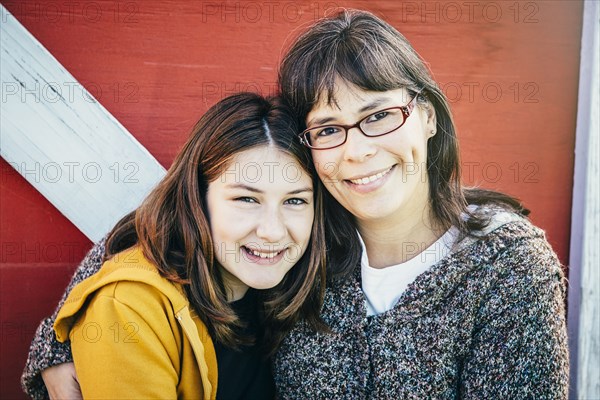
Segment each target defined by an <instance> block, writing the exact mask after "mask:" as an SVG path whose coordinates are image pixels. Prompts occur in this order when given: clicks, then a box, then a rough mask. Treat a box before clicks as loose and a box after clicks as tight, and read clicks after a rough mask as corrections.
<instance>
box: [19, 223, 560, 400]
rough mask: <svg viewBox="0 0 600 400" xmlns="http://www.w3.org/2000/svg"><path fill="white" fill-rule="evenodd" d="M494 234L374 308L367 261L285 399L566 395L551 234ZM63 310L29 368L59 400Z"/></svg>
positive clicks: (297, 340) (40, 392)
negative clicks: (369, 303)
mask: <svg viewBox="0 0 600 400" xmlns="http://www.w3.org/2000/svg"><path fill="white" fill-rule="evenodd" d="M497 225H498V224H495V225H493V227H494V228H496V229H495V230H494V231H493V232H492V233H491V234H490V236H489V237H488V239H487V240H478V241H473V240H469V239H467V240H465V241H463V243H461V246H460V247H459V248H457V249H456V251H455V252H453V253H452V254H450V255H449V256H447V257H446V258H445V259H444V260H442V261H441V262H439V263H438V264H437V265H435V266H433V267H432V268H431V269H430V270H429V271H428V272H425V273H424V274H422V275H420V276H419V277H418V278H417V279H416V280H415V282H414V283H413V284H411V285H410V286H409V288H408V289H407V291H406V292H405V293H404V295H403V297H402V298H401V300H400V302H399V303H398V304H397V305H396V307H395V308H394V309H392V310H390V311H388V312H386V313H384V314H380V315H377V316H373V317H367V316H366V308H365V305H364V304H365V299H364V295H363V292H362V289H361V287H360V268H357V270H356V273H355V274H354V276H353V277H352V279H350V280H349V281H347V282H344V283H342V284H338V285H335V286H332V287H330V288H328V290H327V292H326V296H325V304H324V307H323V312H322V316H323V318H324V320H325V321H326V322H327V323H328V324H329V326H330V327H331V328H332V330H333V333H332V334H322V333H315V332H312V331H311V330H309V329H308V328H307V326H306V325H305V324H304V323H299V324H298V326H297V327H296V328H295V329H294V330H293V331H292V332H291V333H290V335H289V336H288V337H287V338H286V339H285V341H284V343H283V345H282V347H281V349H280V351H279V352H278V354H277V356H276V359H275V369H274V372H275V379H276V384H277V389H278V392H279V396H280V397H281V398H296V399H331V398H340V399H341V398H343V399H371V398H379V399H387V398H393V399H404V398H407V399H412V398H415V399H416V398H418V399H424V398H461V397H462V398H477V399H522V398H535V399H538V398H539V399H554V398H566V393H567V382H568V354H567V341H566V331H565V314H564V284H563V281H564V278H563V274H562V271H561V268H560V264H559V262H558V260H557V258H556V256H555V254H554V253H553V252H552V250H551V248H550V246H549V245H548V243H547V242H546V240H545V238H544V233H543V231H541V230H539V229H537V228H535V227H533V226H532V225H531V224H529V222H527V221H526V220H521V219H518V220H516V221H513V222H510V223H506V224H505V225H503V226H501V227H497ZM103 254H104V241H101V242H100V243H98V244H96V245H95V246H94V247H93V248H92V249H91V250H90V252H89V253H88V254H87V256H86V257H85V259H84V260H83V261H82V263H81V264H80V266H79V268H78V269H77V271H76V272H75V275H74V277H73V279H72V281H71V283H70V284H69V287H68V288H67V292H66V293H65V295H64V296H63V299H62V300H61V302H60V304H59V306H58V309H59V308H60V307H61V306H62V303H63V301H64V299H65V298H66V296H67V294H68V292H69V291H70V290H71V288H72V287H73V286H74V285H75V284H77V283H79V282H80V281H82V280H83V279H85V278H87V277H88V276H90V275H92V274H93V273H95V272H96V271H97V270H98V269H99V268H100V266H101V261H102V255H103ZM55 316H56V313H55V314H54V315H53V316H51V317H50V318H47V319H45V320H43V321H42V323H41V324H40V326H39V328H38V330H37V332H36V335H35V337H34V340H33V342H32V344H31V349H30V352H29V357H28V359H27V364H26V367H25V370H24V372H23V376H22V385H23V388H24V390H25V391H26V392H27V393H28V394H29V395H30V396H32V397H33V398H36V399H39V398H47V396H48V395H47V392H46V389H45V387H44V385H43V382H42V379H41V376H40V373H41V371H42V370H43V369H45V368H48V367H50V366H52V365H56V364H60V363H63V362H68V361H72V357H71V353H70V348H69V346H68V344H62V343H59V342H57V341H56V339H55V336H54V332H53V330H52V324H53V322H54V319H55Z"/></svg>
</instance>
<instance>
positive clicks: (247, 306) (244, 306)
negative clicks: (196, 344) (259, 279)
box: [214, 289, 275, 400]
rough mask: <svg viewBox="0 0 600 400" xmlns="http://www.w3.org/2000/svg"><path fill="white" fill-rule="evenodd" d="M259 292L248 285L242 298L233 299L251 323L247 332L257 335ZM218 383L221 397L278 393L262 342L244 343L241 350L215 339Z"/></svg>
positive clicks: (253, 399)
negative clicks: (260, 346)
mask: <svg viewBox="0 0 600 400" xmlns="http://www.w3.org/2000/svg"><path fill="white" fill-rule="evenodd" d="M256 300H257V299H256V292H255V291H254V290H252V289H248V291H247V292H246V295H245V296H244V297H243V298H241V299H240V300H237V301H234V302H232V303H230V305H231V307H232V308H233V310H234V311H235V313H236V314H237V315H238V316H239V317H240V319H241V320H242V322H244V323H246V324H247V326H246V327H245V328H244V330H243V333H244V334H247V335H252V336H255V335H256V333H257V330H258V326H257V325H258V313H257V308H256ZM214 345H215V352H216V355H217V368H218V373H219V377H218V384H217V400H236V399H248V400H262V399H273V398H274V397H275V385H274V383H273V374H272V372H271V360H270V359H265V358H264V357H263V355H262V353H261V351H260V349H259V347H258V345H256V344H254V345H249V346H240V347H239V349H238V350H233V349H231V348H229V347H225V346H224V345H223V344H221V343H219V342H218V341H215V343H214Z"/></svg>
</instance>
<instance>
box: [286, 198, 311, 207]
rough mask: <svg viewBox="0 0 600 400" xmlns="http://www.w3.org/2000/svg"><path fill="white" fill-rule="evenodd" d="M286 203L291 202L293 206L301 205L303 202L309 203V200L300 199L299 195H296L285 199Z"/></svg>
mask: <svg viewBox="0 0 600 400" xmlns="http://www.w3.org/2000/svg"><path fill="white" fill-rule="evenodd" d="M285 204H291V205H293V206H299V205H301V204H308V202H307V201H306V200H304V199H300V198H298V197H294V198H292V199H287V200H286V201H285Z"/></svg>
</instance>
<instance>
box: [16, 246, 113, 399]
mask: <svg viewBox="0 0 600 400" xmlns="http://www.w3.org/2000/svg"><path fill="white" fill-rule="evenodd" d="M105 241H106V238H104V239H102V240H101V241H100V242H98V243H97V244H95V245H94V247H92V249H91V250H90V251H89V252H88V253H87V255H86V256H85V258H84V259H83V261H82V262H81V263H80V264H79V267H77V270H76V271H75V274H74V275H73V278H72V279H71V282H70V283H69V286H67V289H66V291H65V293H64V294H63V296H62V299H61V300H60V302H59V303H58V307H57V308H56V310H55V311H54V314H52V316H50V317H48V318H46V319H44V320H43V321H42V322H41V323H40V325H39V326H38V329H37V331H36V333H35V336H34V338H33V341H32V342H31V347H30V348H29V355H28V357H27V363H26V364H25V370H24V371H23V375H22V376H21V385H22V387H23V390H24V391H25V393H27V394H28V395H29V396H31V397H32V398H34V399H46V398H48V392H47V390H46V386H45V385H44V381H43V380H42V376H41V372H42V371H43V370H45V369H47V368H49V367H52V366H54V365H58V364H63V363H68V362H71V361H73V357H72V355H71V348H70V343H69V342H66V343H60V342H58V341H57V340H56V337H55V335H54V330H53V328H52V326H53V324H54V320H55V319H56V315H57V314H58V310H60V308H61V307H62V305H63V303H64V301H65V299H66V298H67V296H68V295H69V293H70V292H71V289H73V287H74V286H75V285H77V284H78V283H79V282H81V281H83V280H84V279H86V278H88V277H89V276H91V275H93V274H94V273H96V272H97V271H98V270H99V269H100V267H101V266H102V257H103V256H104V245H105ZM49 379H52V375H50V378H49ZM54 383H58V384H62V383H61V382H54ZM64 384H65V385H71V386H72V385H74V383H73V382H72V381H68V380H67V381H65V382H64Z"/></svg>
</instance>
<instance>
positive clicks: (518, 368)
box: [460, 238, 569, 399]
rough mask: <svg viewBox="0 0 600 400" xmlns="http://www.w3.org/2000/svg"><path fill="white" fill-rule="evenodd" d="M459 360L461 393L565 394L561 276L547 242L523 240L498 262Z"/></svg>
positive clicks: (566, 363) (470, 395)
mask: <svg viewBox="0 0 600 400" xmlns="http://www.w3.org/2000/svg"><path fill="white" fill-rule="evenodd" d="M494 268H495V269H496V270H497V271H498V272H499V273H498V280H497V282H496V284H495V285H494V286H493V288H492V289H491V290H490V291H489V293H488V296H487V297H486V298H485V299H483V301H482V303H481V308H480V313H479V316H478V321H477V328H476V329H475V332H474V339H473V346H472V347H471V350H470V354H469V356H468V358H467V359H466V361H465V363H464V365H463V373H462V376H461V378H462V379H461V385H460V388H461V398H468V399H471V398H472V399H483V398H506V399H508V398H512V399H517V398H519V399H521V398H523V399H524V398H540V399H542V398H543V399H566V398H567V391H568V383H569V382H568V381H569V379H568V377H569V358H568V348H567V337H566V323H565V307H564V306H565V297H564V294H565V290H564V289H565V287H564V276H563V274H562V271H561V267H560V264H559V262H558V259H557V257H556V255H555V254H554V252H553V251H552V249H551V248H550V245H549V244H548V243H547V242H546V241H545V240H544V239H542V238H537V239H533V240H523V241H521V242H520V243H516V244H515V245H514V246H513V247H512V248H510V249H508V250H507V251H506V252H505V253H504V254H503V255H502V256H500V257H499V258H498V260H497V261H496V263H495V265H494Z"/></svg>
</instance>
